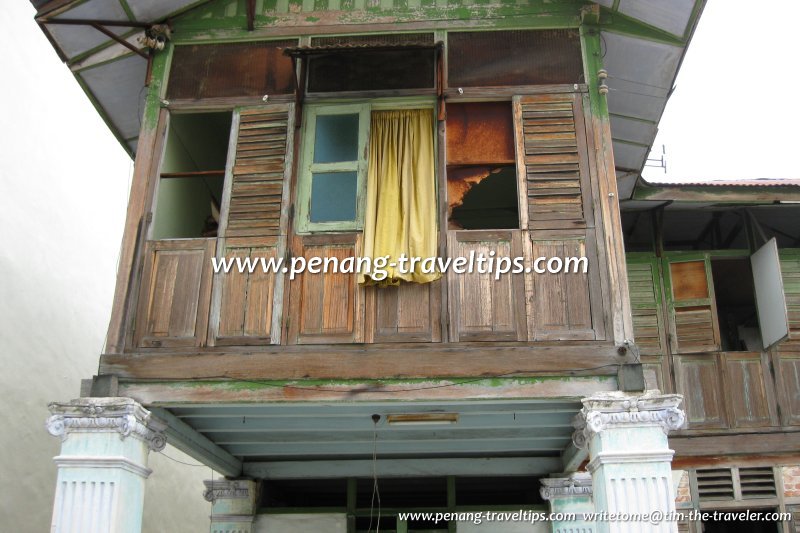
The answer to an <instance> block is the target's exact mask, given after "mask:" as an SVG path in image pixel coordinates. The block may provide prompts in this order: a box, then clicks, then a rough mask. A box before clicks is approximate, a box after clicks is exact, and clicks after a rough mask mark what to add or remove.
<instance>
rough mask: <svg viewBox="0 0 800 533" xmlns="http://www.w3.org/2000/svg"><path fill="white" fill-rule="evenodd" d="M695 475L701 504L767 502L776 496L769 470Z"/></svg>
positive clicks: (759, 468) (711, 471) (717, 470)
mask: <svg viewBox="0 0 800 533" xmlns="http://www.w3.org/2000/svg"><path fill="white" fill-rule="evenodd" d="M695 475H696V476H697V492H698V496H699V499H700V501H701V502H706V501H720V500H737V501H742V500H755V499H770V498H776V497H777V495H778V491H777V488H776V484H775V473H774V471H773V469H772V467H770V466H757V467H746V468H708V469H703V470H697V471H696V472H695Z"/></svg>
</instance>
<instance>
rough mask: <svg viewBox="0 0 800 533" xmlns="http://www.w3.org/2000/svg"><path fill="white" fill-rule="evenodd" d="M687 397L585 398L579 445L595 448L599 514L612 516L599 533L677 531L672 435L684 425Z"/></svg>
mask: <svg viewBox="0 0 800 533" xmlns="http://www.w3.org/2000/svg"><path fill="white" fill-rule="evenodd" d="M682 399H683V397H682V396H680V395H678V394H661V393H660V392H659V391H646V392H644V393H624V392H619V391H616V392H607V393H600V394H597V395H595V396H591V397H589V398H585V399H583V409H582V410H581V412H580V413H579V414H578V416H577V417H576V420H575V427H576V431H575V433H574V434H573V441H574V442H575V444H576V445H577V446H579V447H583V446H588V448H589V464H588V466H587V469H588V470H589V472H591V474H592V481H593V487H594V504H595V510H596V511H597V512H598V513H608V515H607V516H605V517H603V516H601V517H600V519H599V520H598V521H597V523H596V531H597V532H598V533H606V532H609V533H618V532H619V533H622V532H631V533H633V532H636V533H639V532H654V533H656V532H657V533H673V532H676V531H677V527H676V523H675V521H674V513H675V499H674V491H673V487H672V470H671V462H672V455H673V453H674V452H673V451H672V450H670V449H669V446H668V442H667V434H668V433H669V432H670V431H671V430H676V429H679V428H680V427H682V426H683V423H684V420H685V415H684V412H683V411H682V410H681V409H679V407H678V406H679V405H680V403H681V401H682ZM670 515H672V516H670Z"/></svg>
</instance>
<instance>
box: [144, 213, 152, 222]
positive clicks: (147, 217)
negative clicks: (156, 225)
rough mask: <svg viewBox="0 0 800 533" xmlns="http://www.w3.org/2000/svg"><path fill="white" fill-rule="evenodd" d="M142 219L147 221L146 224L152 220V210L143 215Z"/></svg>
mask: <svg viewBox="0 0 800 533" xmlns="http://www.w3.org/2000/svg"><path fill="white" fill-rule="evenodd" d="M144 221H145V222H147V223H148V224H149V223H151V222H152V221H153V212H152V211H150V212H149V213H147V214H146V215H145V216H144Z"/></svg>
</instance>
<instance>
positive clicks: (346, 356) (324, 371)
mask: <svg viewBox="0 0 800 533" xmlns="http://www.w3.org/2000/svg"><path fill="white" fill-rule="evenodd" d="M118 294H120V292H118ZM476 344H481V346H476V345H475V344H451V345H442V344H431V343H416V344H397V345H393V346H387V345H378V344H376V345H342V346H336V345H330V346H275V347H267V346H263V347H252V348H249V349H248V350H247V351H244V350H242V351H232V350H231V351H227V352H225V351H221V350H219V349H216V350H215V351H209V352H205V353H203V352H201V353H197V352H198V350H196V349H195V350H192V351H186V352H177V350H176V352H173V353H163V352H162V353H155V352H151V353H127V354H106V355H103V356H101V358H100V372H99V373H100V374H101V375H102V374H115V375H117V376H118V377H120V378H128V379H166V380H195V379H241V380H244V381H247V380H265V379H268V380H280V379H339V380H347V379H388V378H430V377H432V376H435V377H440V378H444V377H448V378H451V377H481V376H487V377H489V376H491V377H502V376H509V375H530V376H535V375H542V376H546V375H552V376H573V375H574V376H582V375H595V376H616V374H617V365H619V364H622V363H626V362H633V358H632V356H631V354H630V353H628V354H626V355H624V356H620V355H619V354H618V353H617V348H616V347H615V346H614V345H613V344H611V343H572V344H569V343H567V342H560V343H552V344H548V345H546V346H539V345H536V346H533V345H531V344H523V343H476Z"/></svg>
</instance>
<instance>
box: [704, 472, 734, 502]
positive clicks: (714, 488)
mask: <svg viewBox="0 0 800 533" xmlns="http://www.w3.org/2000/svg"><path fill="white" fill-rule="evenodd" d="M697 492H698V495H699V497H700V501H705V500H733V499H734V498H735V495H734V491H733V473H732V472H731V469H730V468H709V469H707V470H698V471H697Z"/></svg>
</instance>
